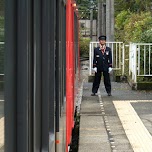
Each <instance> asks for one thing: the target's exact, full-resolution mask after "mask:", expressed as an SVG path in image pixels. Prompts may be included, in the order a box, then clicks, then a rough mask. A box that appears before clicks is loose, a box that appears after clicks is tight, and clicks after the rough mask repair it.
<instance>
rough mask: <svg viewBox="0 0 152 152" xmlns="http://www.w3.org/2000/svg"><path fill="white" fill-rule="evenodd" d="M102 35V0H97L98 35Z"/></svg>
mask: <svg viewBox="0 0 152 152" xmlns="http://www.w3.org/2000/svg"><path fill="white" fill-rule="evenodd" d="M100 35H102V0H98V34H97V36H98V37H99V36H100Z"/></svg>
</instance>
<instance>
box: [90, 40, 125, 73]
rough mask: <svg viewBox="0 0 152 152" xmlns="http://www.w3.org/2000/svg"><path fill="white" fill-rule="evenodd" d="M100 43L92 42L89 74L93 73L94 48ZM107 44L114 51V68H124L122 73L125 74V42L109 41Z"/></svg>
mask: <svg viewBox="0 0 152 152" xmlns="http://www.w3.org/2000/svg"><path fill="white" fill-rule="evenodd" d="M98 45H99V42H90V51H89V75H91V74H92V67H93V65H92V64H93V56H94V48H95V47H97V46H98ZM106 46H108V47H110V48H111V51H112V61H113V70H122V75H124V61H125V53H124V43H123V42H107V43H106Z"/></svg>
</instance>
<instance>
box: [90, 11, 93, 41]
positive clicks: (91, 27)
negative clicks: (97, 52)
mask: <svg viewBox="0 0 152 152" xmlns="http://www.w3.org/2000/svg"><path fill="white" fill-rule="evenodd" d="M92 33H93V8H91V9H90V39H91V40H92Z"/></svg>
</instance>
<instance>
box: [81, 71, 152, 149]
mask: <svg viewBox="0 0 152 152" xmlns="http://www.w3.org/2000/svg"><path fill="white" fill-rule="evenodd" d="M82 73H83V74H82V75H83V76H84V75H87V68H83V69H82ZM84 73H85V74H84ZM84 77H85V76H84ZM85 78H86V77H85ZM85 78H84V82H83V89H82V100H81V105H80V129H79V152H102V151H103V152H133V151H134V152H139V151H141V152H151V150H152V91H136V90H132V89H131V87H130V86H129V84H128V83H120V82H119V83H118V82H112V96H110V97H109V96H107V94H106V92H105V89H104V85H103V83H102V81H101V85H100V89H99V91H98V94H97V96H91V88H92V83H88V82H87V80H86V79H85Z"/></svg>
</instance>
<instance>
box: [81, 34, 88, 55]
mask: <svg viewBox="0 0 152 152" xmlns="http://www.w3.org/2000/svg"><path fill="white" fill-rule="evenodd" d="M89 44H90V39H89V38H83V37H81V38H80V56H81V57H84V56H89Z"/></svg>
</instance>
